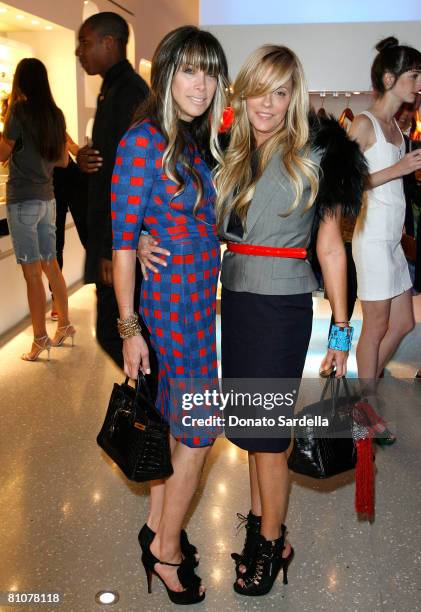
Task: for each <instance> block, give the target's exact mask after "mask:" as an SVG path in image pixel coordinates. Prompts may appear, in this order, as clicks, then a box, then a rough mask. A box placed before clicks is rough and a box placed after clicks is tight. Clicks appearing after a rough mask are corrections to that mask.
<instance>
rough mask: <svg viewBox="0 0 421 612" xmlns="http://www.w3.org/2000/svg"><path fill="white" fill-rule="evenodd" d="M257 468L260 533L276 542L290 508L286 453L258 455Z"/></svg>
mask: <svg viewBox="0 0 421 612" xmlns="http://www.w3.org/2000/svg"><path fill="white" fill-rule="evenodd" d="M256 466H257V477H258V480H259V489H260V499H261V501H262V527H261V529H260V533H261V534H262V535H263V536H264V537H265V538H266V539H267V540H276V539H277V538H279V537H280V530H281V523H283V522H284V521H285V516H286V512H287V506H288V494H289V472H288V463H287V456H286V452H283V453H256ZM274 483H276V486H274Z"/></svg>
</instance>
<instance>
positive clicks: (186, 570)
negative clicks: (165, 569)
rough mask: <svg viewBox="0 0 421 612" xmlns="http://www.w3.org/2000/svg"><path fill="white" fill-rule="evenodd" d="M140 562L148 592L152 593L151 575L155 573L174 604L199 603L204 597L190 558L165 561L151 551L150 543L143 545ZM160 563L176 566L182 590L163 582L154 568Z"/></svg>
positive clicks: (187, 604)
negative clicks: (172, 561)
mask: <svg viewBox="0 0 421 612" xmlns="http://www.w3.org/2000/svg"><path fill="white" fill-rule="evenodd" d="M142 563H143V567H144V568H145V572H146V578H147V581H148V593H152V576H153V575H154V574H155V576H157V577H158V578H159V580H160V581H161V582H162V584H163V585H164V587H165V588H166V590H167V594H168V597H169V598H170V600H171V601H172V603H174V604H178V605H181V606H189V605H191V604H195V603H199V602H200V601H203V600H204V599H205V593H201V592H200V586H201V580H200V578H199V576H197V575H196V574H195V573H194V564H193V561H192V559H183V560H182V562H181V563H167V562H166V561H160V560H159V559H157V558H156V557H155V556H154V555H153V554H152V553H151V549H150V544H149V545H148V546H146V547H145V549H144V550H143V552H142ZM157 563H160V564H161V565H169V566H171V567H177V568H178V569H177V576H178V580H179V581H180V584H181V586H182V587H183V588H184V591H172V590H171V589H169V588H168V587H167V585H166V583H165V580H164V579H163V578H161V576H160V575H159V574H158V572H157V571H156V570H155V565H156V564H157Z"/></svg>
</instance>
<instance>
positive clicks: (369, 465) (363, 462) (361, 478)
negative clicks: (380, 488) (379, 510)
mask: <svg viewBox="0 0 421 612" xmlns="http://www.w3.org/2000/svg"><path fill="white" fill-rule="evenodd" d="M355 445H356V447H357V466H356V469H355V510H356V512H358V514H367V515H368V516H369V517H372V516H373V515H374V462H373V443H372V439H371V438H370V437H367V438H362V439H361V440H357V441H356V443H355Z"/></svg>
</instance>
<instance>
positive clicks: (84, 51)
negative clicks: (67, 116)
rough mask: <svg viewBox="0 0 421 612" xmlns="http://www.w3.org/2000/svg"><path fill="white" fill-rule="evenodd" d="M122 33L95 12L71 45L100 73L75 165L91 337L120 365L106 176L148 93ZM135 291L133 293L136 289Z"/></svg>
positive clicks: (121, 23) (121, 26)
mask: <svg viewBox="0 0 421 612" xmlns="http://www.w3.org/2000/svg"><path fill="white" fill-rule="evenodd" d="M128 37H129V28H128V25H127V23H126V21H125V20H124V19H123V18H122V17H120V15H117V13H112V12H104V13H97V14H95V15H93V16H92V17H89V19H87V20H86V21H85V22H84V23H83V24H82V26H81V28H80V30H79V44H78V47H77V49H76V55H77V57H78V58H79V61H80V63H81V65H82V67H83V69H84V70H85V72H87V74H89V75H94V74H100V75H101V76H102V78H103V83H102V87H101V91H100V94H99V96H98V100H97V111H96V115H95V121H94V127H93V132H92V145H86V146H85V147H82V148H81V149H79V152H78V155H77V162H78V165H79V167H80V169H81V170H82V171H83V172H86V173H88V174H89V188H88V211H87V224H88V236H87V247H86V265H85V282H86V283H96V287H97V324H96V336H97V340H98V342H99V344H100V345H101V347H102V348H103V349H104V350H105V351H106V352H107V353H108V354H109V355H110V356H111V357H112V359H113V360H114V361H115V362H116V363H117V364H118V365H119V366H120V367H123V356H122V341H121V339H120V337H119V335H118V331H117V317H118V306H117V301H116V298H115V294H114V289H113V280H112V235H111V217H110V190H111V176H112V171H113V168H114V161H115V156H116V151H117V146H118V143H119V141H120V139H121V137H122V136H123V134H124V133H125V132H126V130H127V129H128V128H129V126H130V124H131V121H132V117H133V113H134V111H135V109H136V108H137V106H138V105H139V104H140V103H141V102H142V101H143V100H144V99H145V98H146V97H147V95H148V86H147V84H146V83H145V81H144V80H143V79H142V78H141V77H140V76H139V75H138V74H136V72H135V71H134V70H133V68H132V66H131V64H130V63H129V62H128V61H127V59H126V46H127V41H128ZM136 294H137V298H138V297H139V291H137V292H136ZM136 306H137V305H136Z"/></svg>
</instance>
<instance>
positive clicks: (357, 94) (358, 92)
mask: <svg viewBox="0 0 421 612" xmlns="http://www.w3.org/2000/svg"><path fill="white" fill-rule="evenodd" d="M353 93H354V94H355V95H356V96H359V95H360V93H361V92H360V91H354V92H353Z"/></svg>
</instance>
